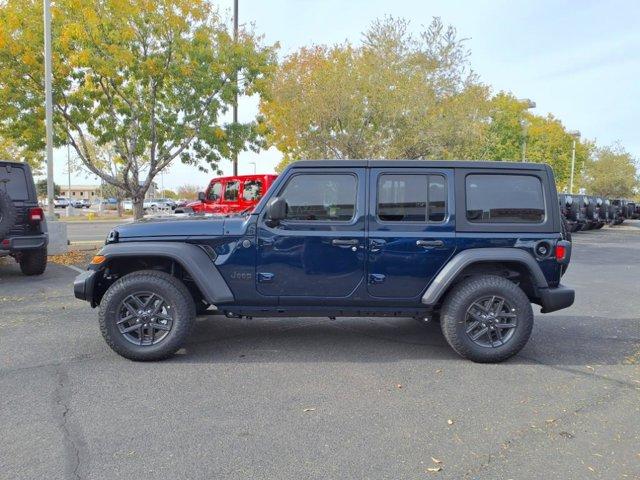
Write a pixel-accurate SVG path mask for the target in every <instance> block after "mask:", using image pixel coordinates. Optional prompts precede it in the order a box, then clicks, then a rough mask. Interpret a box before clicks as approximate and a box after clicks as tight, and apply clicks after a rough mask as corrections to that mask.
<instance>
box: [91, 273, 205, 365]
mask: <svg viewBox="0 0 640 480" xmlns="http://www.w3.org/2000/svg"><path fill="white" fill-rule="evenodd" d="M142 291H145V292H151V293H156V294H158V295H160V296H161V297H162V298H164V299H165V300H166V302H167V303H168V304H169V305H170V306H171V308H172V309H173V310H174V312H175V313H174V318H173V325H172V327H171V330H170V331H169V333H168V334H167V336H166V337H165V338H164V339H163V340H162V341H160V342H159V343H157V344H155V345H134V344H133V343H131V342H129V341H128V340H127V339H126V338H124V336H123V335H122V334H121V333H120V331H119V330H118V326H117V324H116V322H117V320H118V315H119V309H120V306H121V302H122V301H123V300H124V299H125V298H126V297H128V296H129V295H132V294H134V293H136V292H142ZM195 318H196V306H195V304H194V301H193V296H192V295H191V293H189V290H188V289H187V287H186V286H185V285H184V283H182V282H181V281H180V280H179V279H177V278H176V277H173V276H171V275H169V274H168V273H165V272H159V271H156V270H141V271H138V272H133V273H130V274H128V275H125V276H124V277H122V278H120V279H119V280H117V281H116V282H114V283H113V285H111V286H110V287H109V289H108V290H107V292H106V293H105V294H104V297H103V298H102V302H101V303H100V312H99V315H98V319H99V323H100V331H101V332H102V336H103V337H104V339H105V341H106V342H107V344H108V345H109V347H111V349H112V350H113V351H114V352H116V353H117V354H119V355H122V356H123V357H125V358H128V359H130V360H136V361H154V360H163V359H166V358H169V357H171V356H172V355H173V354H174V353H175V352H177V351H178V350H179V349H180V348H182V346H183V345H184V343H185V341H186V340H187V338H188V337H189V334H190V333H191V330H192V328H193V325H194V323H195Z"/></svg>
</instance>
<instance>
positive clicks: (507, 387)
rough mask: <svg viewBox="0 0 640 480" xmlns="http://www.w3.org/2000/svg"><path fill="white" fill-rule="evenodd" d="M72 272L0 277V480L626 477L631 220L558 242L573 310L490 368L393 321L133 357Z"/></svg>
mask: <svg viewBox="0 0 640 480" xmlns="http://www.w3.org/2000/svg"><path fill="white" fill-rule="evenodd" d="M75 275H76V272H74V271H72V270H71V269H69V268H68V267H65V266H62V265H50V267H49V268H48V270H47V272H46V273H45V275H43V276H42V277H39V278H26V277H23V276H21V275H20V274H19V270H18V268H17V267H16V266H15V265H14V264H11V263H9V262H4V263H0V392H1V395H0V425H2V436H1V437H0V477H1V478H3V479H41V478H47V479H114V478H127V479H160V478H162V479H164V478H171V479H172V478H185V479H214V478H215V479H223V478H224V479H226V478H232V479H249V478H251V479H296V480H299V479H312V478H317V479H320V478H332V479H347V478H354V479H421V478H441V479H445V478H446V479H476V478H477V479H507V478H513V479H540V478H562V479H589V478H607V479H618V478H631V479H638V478H640V222H638V221H636V222H626V223H625V224H624V225H623V226H621V227H614V228H605V229H604V230H600V231H590V232H584V233H580V234H577V235H575V236H574V253H573V262H572V264H571V266H570V268H569V271H568V273H567V275H566V276H565V280H564V283H566V284H568V285H572V286H574V287H575V288H576V289H577V300H576V303H575V305H574V306H573V307H571V308H570V309H567V310H564V311H560V312H556V313H553V314H548V315H537V316H536V325H535V327H534V332H533V336H532V338H531V340H530V342H529V344H528V345H527V347H526V348H525V349H524V351H523V352H522V353H521V354H520V355H519V356H517V357H515V358H513V359H511V360H510V361H507V362H505V363H503V364H499V365H478V364H473V363H471V362H469V361H465V360H463V359H461V358H459V357H457V356H456V355H455V353H454V352H453V351H452V350H451V349H450V348H449V347H448V346H447V345H446V344H445V341H444V339H443V337H442V335H441V333H440V331H439V327H438V325H436V324H432V325H428V326H423V325H421V324H419V323H417V322H416V321H414V320H411V319H350V318H347V319H338V320H335V321H331V320H329V319H275V320H274V319H266V320H265V319H254V320H235V319H226V318H223V317H218V316H216V317H211V318H202V319H200V320H199V321H198V324H197V327H196V329H195V333H194V335H193V336H192V339H191V341H190V342H189V344H188V346H187V348H186V349H184V351H181V352H180V354H179V355H178V356H177V357H176V358H174V359H171V360H169V361H165V362H161V363H133V362H130V361H127V360H124V359H123V358H120V357H119V356H117V355H116V354H114V353H112V352H111V350H109V349H108V347H107V346H106V344H105V343H104V341H103V340H102V337H101V336H100V333H99V330H98V326H97V319H96V311H94V310H92V309H91V308H90V307H89V306H88V305H87V304H86V303H85V302H81V301H77V300H75V299H74V298H73V294H72V291H71V282H72V280H73V278H74V276H75ZM536 310H537V308H536ZM439 468H440V469H441V470H440V471H436V470H438V469H439ZM428 469H431V470H428Z"/></svg>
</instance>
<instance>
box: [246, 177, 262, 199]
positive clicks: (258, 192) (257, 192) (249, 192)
mask: <svg viewBox="0 0 640 480" xmlns="http://www.w3.org/2000/svg"><path fill="white" fill-rule="evenodd" d="M260 197H262V182H261V181H260V180H247V181H246V182H244V189H243V190H242V198H244V199H245V200H246V201H247V202H255V201H257V200H259V199H260Z"/></svg>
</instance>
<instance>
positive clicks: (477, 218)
mask: <svg viewBox="0 0 640 480" xmlns="http://www.w3.org/2000/svg"><path fill="white" fill-rule="evenodd" d="M466 197H467V198H466V210H467V220H469V221H470V222H473V223H540V222H542V221H544V216H545V210H544V194H543V191H542V183H541V182H540V179H539V178H538V177H535V176H533V175H482V174H476V175H468V176H467V178H466Z"/></svg>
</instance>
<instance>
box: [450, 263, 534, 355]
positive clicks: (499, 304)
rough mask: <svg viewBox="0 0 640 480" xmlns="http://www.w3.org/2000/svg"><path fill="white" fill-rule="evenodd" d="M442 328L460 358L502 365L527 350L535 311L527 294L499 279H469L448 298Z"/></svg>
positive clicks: (489, 276) (496, 277)
mask: <svg viewBox="0 0 640 480" xmlns="http://www.w3.org/2000/svg"><path fill="white" fill-rule="evenodd" d="M440 326H441V328H442V333H443V334H444V337H445V338H446V340H447V342H448V343H449V345H450V346H451V348H453V349H454V350H455V351H456V352H457V353H458V354H459V355H461V356H462V357H464V358H467V359H469V360H472V361H474V362H480V363H490V362H501V361H503V360H506V359H507V358H509V357H512V356H513V355H515V354H516V353H518V352H519V351H520V350H522V348H523V347H524V346H525V344H526V343H527V341H528V340H529V337H530V336H531V330H532V328H533V310H532V309H531V303H530V302H529V299H528V298H527V296H526V295H525V293H524V292H523V291H522V290H521V289H520V287H518V286H517V285H516V284H514V283H513V282H511V281H509V280H507V279H506V278H503V277H499V276H496V275H480V276H474V277H469V278H467V279H465V280H463V281H462V282H460V283H459V284H458V285H456V286H455V287H454V288H453V289H452V290H451V291H450V292H449V294H448V295H447V298H446V299H445V301H444V304H443V306H442V310H441V321H440Z"/></svg>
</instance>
